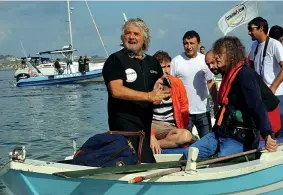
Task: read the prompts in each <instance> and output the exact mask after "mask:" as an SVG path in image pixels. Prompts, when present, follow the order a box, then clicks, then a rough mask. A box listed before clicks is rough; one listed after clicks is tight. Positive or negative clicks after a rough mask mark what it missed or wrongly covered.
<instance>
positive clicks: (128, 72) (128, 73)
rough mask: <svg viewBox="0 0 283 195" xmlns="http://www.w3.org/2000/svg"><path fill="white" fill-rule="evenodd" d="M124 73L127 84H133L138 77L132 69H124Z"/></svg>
mask: <svg viewBox="0 0 283 195" xmlns="http://www.w3.org/2000/svg"><path fill="white" fill-rule="evenodd" d="M125 72H126V76H127V82H129V83H132V82H134V81H135V80H136V79H137V77H138V75H137V73H136V71H135V70H134V69H131V68H128V69H126V71H125Z"/></svg>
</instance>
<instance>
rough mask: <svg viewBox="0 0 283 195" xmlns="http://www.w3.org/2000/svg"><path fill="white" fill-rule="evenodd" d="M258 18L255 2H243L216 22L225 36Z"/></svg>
mask: <svg viewBox="0 0 283 195" xmlns="http://www.w3.org/2000/svg"><path fill="white" fill-rule="evenodd" d="M257 16H258V9H257V2H255V1H244V2H242V3H241V4H239V5H237V6H235V7H233V8H232V9H230V10H229V11H228V12H227V13H226V14H224V15H223V16H222V17H221V18H220V20H219V21H218V24H217V25H218V27H219V28H220V30H221V31H222V32H223V34H224V35H226V34H227V33H228V32H231V31H232V30H234V29H235V28H237V27H239V26H240V25H242V24H245V23H248V22H249V21H251V20H252V19H254V18H255V17H257Z"/></svg>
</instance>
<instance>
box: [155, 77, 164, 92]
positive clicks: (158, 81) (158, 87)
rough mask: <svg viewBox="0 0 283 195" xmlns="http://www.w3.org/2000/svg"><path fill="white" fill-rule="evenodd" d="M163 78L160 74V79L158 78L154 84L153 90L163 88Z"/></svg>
mask: <svg viewBox="0 0 283 195" xmlns="http://www.w3.org/2000/svg"><path fill="white" fill-rule="evenodd" d="M163 79H164V76H162V77H161V78H160V79H158V80H157V81H156V82H155V84H154V87H153V89H154V90H160V91H161V90H163Z"/></svg>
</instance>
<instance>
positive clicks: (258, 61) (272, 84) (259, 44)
mask: <svg viewBox="0 0 283 195" xmlns="http://www.w3.org/2000/svg"><path fill="white" fill-rule="evenodd" d="M248 31H249V32H248V34H249V35H250V36H251V38H252V40H253V41H254V43H253V44H252V47H251V52H250V61H251V62H250V63H251V65H252V66H253V67H254V69H255V71H256V72H257V73H258V74H259V75H260V76H261V77H262V78H263V81H264V82H265V83H266V85H267V86H268V87H269V88H270V89H271V91H272V92H273V93H274V94H275V95H276V96H277V98H278V99H279V100H280V103H279V109H280V118H281V129H280V132H279V136H280V137H283V83H282V81H283V69H282V67H283V46H282V44H281V43H280V42H279V41H278V40H275V39H273V38H270V37H268V36H267V33H268V23H267V21H266V20H265V19H263V18H262V17H256V18H254V19H253V20H251V21H250V22H249V23H248Z"/></svg>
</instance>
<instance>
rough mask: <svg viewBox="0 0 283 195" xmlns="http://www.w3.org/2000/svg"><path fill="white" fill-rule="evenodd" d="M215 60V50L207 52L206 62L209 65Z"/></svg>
mask: <svg viewBox="0 0 283 195" xmlns="http://www.w3.org/2000/svg"><path fill="white" fill-rule="evenodd" d="M213 61H214V53H213V51H211V50H209V51H208V52H207V53H206V54H205V63H206V64H207V65H209V64H211V62H213Z"/></svg>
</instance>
